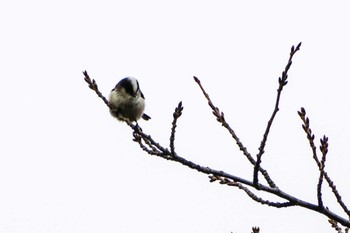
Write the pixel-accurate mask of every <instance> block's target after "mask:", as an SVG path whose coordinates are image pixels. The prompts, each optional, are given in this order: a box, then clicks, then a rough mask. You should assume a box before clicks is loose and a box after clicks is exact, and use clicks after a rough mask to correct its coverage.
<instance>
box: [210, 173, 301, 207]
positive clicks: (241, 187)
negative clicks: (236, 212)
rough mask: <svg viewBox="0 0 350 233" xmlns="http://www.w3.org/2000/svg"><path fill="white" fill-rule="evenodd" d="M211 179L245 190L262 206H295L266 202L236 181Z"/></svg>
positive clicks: (218, 178) (212, 177)
mask: <svg viewBox="0 0 350 233" xmlns="http://www.w3.org/2000/svg"><path fill="white" fill-rule="evenodd" d="M209 178H210V182H215V181H219V183H220V184H225V185H228V186H235V187H238V188H239V189H241V190H243V191H244V192H245V193H246V194H247V195H248V196H249V197H250V198H251V199H253V200H254V201H256V202H259V203H260V204H263V205H268V206H272V207H276V208H282V207H289V206H294V205H295V204H294V203H292V202H290V201H287V202H272V201H268V200H264V199H262V198H260V197H258V196H257V195H255V194H254V193H253V192H252V191H250V190H249V189H248V188H247V187H245V186H244V185H242V184H241V183H238V182H235V181H233V180H230V179H227V178H223V177H219V176H213V175H212V176H209Z"/></svg>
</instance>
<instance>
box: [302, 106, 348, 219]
mask: <svg viewBox="0 0 350 233" xmlns="http://www.w3.org/2000/svg"><path fill="white" fill-rule="evenodd" d="M298 114H299V116H300V118H301V120H302V121H303V125H302V127H303V130H304V131H305V133H306V135H307V139H308V141H309V144H310V147H311V149H312V154H313V159H314V160H315V162H316V164H317V167H318V169H319V170H321V167H322V165H321V162H320V161H319V159H318V157H317V151H316V146H315V143H314V139H315V135H313V134H312V130H311V128H310V120H309V118H308V117H306V111H305V108H303V107H302V108H301V109H300V111H298ZM323 173H324V174H323V175H324V178H325V180H326V181H327V183H328V186H329V187H330V188H331V189H332V192H333V194H334V196H335V198H336V200H337V202H338V203H339V205H340V206H341V207H342V209H343V211H344V212H345V213H346V214H347V215H348V217H349V218H350V211H349V209H348V207H347V206H346V205H345V203H344V201H343V200H342V197H341V195H340V194H339V192H338V190H337V188H336V186H335V184H334V182H333V181H332V179H331V178H330V177H329V175H328V173H327V172H326V171H324V169H323Z"/></svg>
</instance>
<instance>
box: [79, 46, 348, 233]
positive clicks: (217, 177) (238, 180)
mask: <svg viewBox="0 0 350 233" xmlns="http://www.w3.org/2000/svg"><path fill="white" fill-rule="evenodd" d="M300 45H301V44H298V45H297V46H296V47H294V46H293V47H292V48H291V52H290V58H289V61H288V63H287V65H286V67H285V70H284V71H283V72H282V76H281V77H280V78H279V88H278V90H277V98H276V103H275V108H274V111H273V113H272V115H271V117H270V120H269V122H268V125H267V127H266V130H265V133H264V136H263V140H262V141H261V144H260V147H259V153H258V155H257V161H255V160H254V158H253V157H252V156H251V155H250V153H249V152H248V150H247V149H246V148H245V147H244V146H243V144H242V142H241V141H240V140H239V138H238V136H237V135H236V133H235V132H234V130H233V129H232V128H231V127H230V125H229V124H228V123H227V122H226V120H225V117H224V113H223V112H221V111H220V110H219V108H217V107H216V106H215V105H214V104H213V103H212V101H211V99H210V97H209V95H208V94H207V93H206V91H205V90H204V88H203V86H202V85H201V82H200V80H199V79H198V78H196V77H194V80H195V81H196V83H197V84H198V85H199V87H200V88H201V90H202V92H203V94H204V96H205V98H206V99H207V101H208V104H209V106H210V108H211V109H212V112H213V114H214V116H215V117H216V119H217V121H218V122H220V123H221V124H222V126H223V127H225V128H226V129H227V130H228V132H229V133H230V135H231V136H232V138H233V139H234V140H235V142H236V144H237V145H238V147H239V149H240V150H241V151H242V152H243V154H244V155H245V156H246V158H247V159H248V160H249V161H250V163H251V164H252V165H253V166H254V178H253V181H250V180H248V179H245V178H242V177H240V176H237V175H233V174H229V173H227V172H224V171H220V170H216V169H212V168H210V167H207V166H202V165H200V164H196V163H194V162H192V161H190V160H187V159H185V158H184V157H181V156H179V155H178V154H177V153H176V151H175V145H174V144H175V133H176V127H177V120H178V118H179V117H180V116H181V114H182V111H183V107H182V102H180V103H179V104H178V106H177V107H176V109H175V112H174V114H173V122H172V127H171V135H170V145H169V147H170V149H168V148H166V147H163V146H162V145H160V144H159V143H158V142H157V141H156V140H154V139H153V138H152V137H151V136H150V135H147V134H145V133H144V132H143V131H142V129H141V128H140V127H139V126H138V125H137V124H136V125H133V124H131V123H130V122H127V124H128V125H129V126H130V127H131V129H132V130H133V140H134V141H135V142H136V143H138V144H139V146H140V148H141V149H142V150H144V151H145V152H146V153H148V154H150V155H155V156H158V157H161V158H163V159H166V160H170V161H174V162H177V163H180V164H182V165H183V166H187V167H189V168H191V169H194V170H196V171H198V172H201V173H203V174H206V175H210V176H209V177H210V179H211V180H210V181H211V182H214V181H219V182H220V184H225V185H228V186H234V187H238V188H239V189H240V190H243V191H244V192H245V193H246V194H247V195H248V196H249V197H250V198H251V199H252V200H254V201H256V202H258V203H261V204H265V205H269V206H273V207H276V208H281V207H289V206H300V207H303V208H307V209H309V210H312V211H315V212H318V213H321V214H323V215H325V216H327V217H328V218H329V219H331V220H332V221H333V223H336V224H338V223H340V224H342V225H343V226H346V227H347V228H346V229H345V232H348V230H349V227H350V221H349V220H347V219H345V218H343V217H341V216H339V215H337V214H335V213H334V212H332V211H330V210H329V209H328V208H325V207H324V204H323V200H322V182H323V179H325V180H326V181H327V183H328V185H329V187H330V188H331V189H332V192H333V193H334V195H335V197H336V199H337V201H338V203H339V204H340V205H341V207H342V208H343V210H344V212H345V213H346V214H347V215H348V217H349V218H350V212H349V210H348V208H347V207H346V205H345V204H344V202H343V201H342V199H341V196H340V194H339V192H338V191H337V189H336V186H335V185H334V183H333V181H332V180H331V179H330V177H329V176H328V174H327V172H326V171H325V162H326V154H327V152H328V138H327V137H325V136H324V137H323V138H322V139H321V147H320V149H321V152H322V158H321V161H319V159H318V156H317V151H316V146H315V143H314V139H315V136H314V135H313V134H312V131H311V129H310V122H309V119H308V118H307V117H306V112H305V109H304V108H301V111H299V112H298V114H299V116H300V118H301V119H302V121H303V129H304V131H305V132H306V135H307V139H308V141H309V144H310V147H311V148H312V152H313V158H314V160H315V162H316V164H317V166H318V168H319V171H320V177H319V182H318V187H317V199H318V204H313V203H309V202H306V201H303V200H301V199H298V198H297V197H294V196H292V195H290V194H288V193H285V192H283V191H282V190H280V189H279V188H278V187H277V186H276V184H275V183H274V182H273V181H272V179H271V178H270V176H269V174H268V173H267V171H266V170H264V169H263V168H262V167H261V166H260V164H261V157H262V155H263V153H264V148H265V145H266V141H267V138H268V135H269V132H270V127H271V125H272V123H273V120H274V118H275V115H276V114H277V112H278V109H279V100H280V94H281V92H282V89H283V87H284V86H285V85H286V84H287V82H288V81H287V78H288V70H289V69H290V67H291V64H292V58H293V55H294V54H295V53H296V51H298V50H299V49H300ZM83 74H84V76H85V78H84V80H85V81H86V82H87V83H88V84H89V88H90V89H92V90H93V91H94V92H95V93H96V94H97V95H98V96H99V97H100V98H101V99H102V100H103V101H104V103H105V104H106V105H107V106H108V107H110V105H109V103H108V100H107V99H106V98H105V97H104V96H103V95H102V93H101V92H100V91H99V90H98V86H97V84H96V82H95V80H93V79H91V78H90V77H89V75H88V74H87V72H86V71H84V72H83ZM258 172H261V174H262V175H263V176H264V178H265V180H266V181H267V183H268V185H264V184H261V183H259V180H258ZM248 187H251V188H254V189H256V190H260V191H263V192H266V193H270V194H272V195H275V196H276V197H279V198H282V199H283V200H284V202H272V201H269V200H264V199H262V198H261V197H259V196H258V195H256V194H254V193H253V192H252V191H251V190H250V189H249V188H248ZM333 225H334V224H333ZM256 230H257V231H256V232H259V229H258V228H257V229H256ZM253 232H255V231H254V228H253Z"/></svg>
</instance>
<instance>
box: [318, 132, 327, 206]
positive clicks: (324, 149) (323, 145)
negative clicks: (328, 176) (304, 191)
mask: <svg viewBox="0 0 350 233" xmlns="http://www.w3.org/2000/svg"><path fill="white" fill-rule="evenodd" d="M320 150H321V152H322V159H321V164H320V165H321V166H320V168H319V170H320V177H319V179H318V184H317V200H318V205H319V206H320V207H322V208H324V206H323V201H322V183H323V179H324V168H325V163H326V155H327V152H328V138H327V137H326V136H323V139H322V138H321V146H320Z"/></svg>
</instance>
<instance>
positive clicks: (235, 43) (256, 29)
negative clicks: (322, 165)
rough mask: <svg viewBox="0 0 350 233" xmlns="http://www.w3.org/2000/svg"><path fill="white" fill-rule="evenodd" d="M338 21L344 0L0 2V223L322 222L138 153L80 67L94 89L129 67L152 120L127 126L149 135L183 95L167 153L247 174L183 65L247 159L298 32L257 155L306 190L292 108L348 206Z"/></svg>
mask: <svg viewBox="0 0 350 233" xmlns="http://www.w3.org/2000/svg"><path fill="white" fill-rule="evenodd" d="M349 22H350V15H349V5H348V2H347V1H332V3H329V1H298V0H297V1H244V2H243V1H226V0H223V1H206V0H202V1H172V2H171V1H153V0H151V1H105V0H102V1H66V0H63V1H39V0H33V1H23V0H22V1H21V0H14V1H1V3H0V28H1V37H0V78H1V92H0V101H1V109H2V110H1V121H0V137H1V143H0V144H1V146H0V232H1V233H3V232H11V233H15V232H16V233H17V232H26V233H56V232H57V233H58V232H60V233H61V232H62V233H63V232H64V233H79V232H81V233H88V232H91V233H92V232H104V233H111V232H130V233H134V232H152V233H163V232H167V233H179V232H188V233H193V232H198V233H199V232H200V233H214V232H215V233H230V232H234V233H236V232H237V233H248V232H250V231H251V227H253V226H259V227H260V228H261V229H262V231H261V232H266V233H267V232H269V233H277V232H285V233H289V232H318V233H323V232H332V231H333V229H331V228H330V226H329V224H328V223H327V218H326V217H324V216H321V215H319V214H317V213H314V212H311V211H308V210H304V209H302V208H298V207H294V208H286V209H273V208H271V207H267V206H263V205H260V204H257V203H255V202H253V201H252V200H250V199H249V197H247V196H246V195H245V194H244V193H243V192H242V191H240V190H238V189H236V188H232V187H226V186H222V185H219V184H218V183H209V182H208V178H207V176H206V175H204V174H200V173H198V172H196V171H194V170H190V169H188V168H187V167H183V166H181V165H179V164H176V163H172V162H169V161H165V160H162V159H160V158H156V157H151V156H149V155H147V154H145V153H144V152H143V151H142V150H141V149H140V148H139V147H138V145H137V144H136V143H134V142H133V141H132V131H131V130H130V128H129V127H127V125H126V124H124V123H121V122H118V121H117V120H116V119H114V118H112V117H111V116H110V114H109V112H108V109H107V107H106V106H105V105H104V103H103V102H102V101H101V100H100V99H99V98H98V97H97V96H96V94H95V93H93V92H92V91H91V90H90V89H88V87H87V84H86V83H85V82H84V80H83V75H82V71H83V70H87V71H88V73H89V74H90V76H91V77H92V78H94V79H95V80H96V81H97V83H98V85H99V88H100V90H101V92H102V93H103V94H104V95H105V96H108V94H109V92H110V90H111V89H112V88H113V87H114V85H115V84H116V83H117V82H118V81H119V80H120V79H122V78H124V77H126V76H133V77H136V78H137V79H138V80H139V83H140V86H141V89H142V91H143V93H144V95H145V97H146V112H147V114H148V115H150V116H151V117H152V120H150V121H148V122H145V121H140V125H141V127H142V128H143V131H144V132H145V133H147V134H151V135H152V136H153V138H154V139H155V140H156V141H158V142H159V143H161V144H162V145H163V146H168V144H169V136H170V127H171V121H172V113H173V111H174V108H175V107H176V106H177V104H178V102H179V101H183V105H184V112H183V116H182V117H181V118H180V120H179V122H178V129H177V136H176V141H175V146H176V150H177V153H178V154H179V155H180V156H183V157H185V158H187V159H190V160H192V161H193V162H196V163H199V164H201V165H203V166H209V167H212V168H215V169H218V170H224V171H226V172H228V173H231V174H234V175H239V176H242V177H244V178H246V179H251V178H252V167H251V166H250V165H249V163H248V162H247V161H246V159H245V157H244V156H243V155H242V153H241V152H240V151H239V149H238V148H237V146H236V144H235V142H234V141H233V140H232V139H231V137H230V135H229V134H228V133H227V132H226V131H225V130H224V128H222V127H221V126H220V124H218V123H217V121H216V120H215V117H214V116H213V115H212V114H211V110H210V109H209V107H208V106H207V103H206V100H205V99H204V97H203V95H202V93H201V92H200V89H199V88H198V86H197V85H196V84H195V82H194V81H193V76H194V75H195V76H197V77H198V78H199V79H200V80H201V81H202V84H203V86H204V87H205V88H206V90H207V92H208V93H209V94H210V96H211V97H212V100H213V101H214V103H215V104H216V105H217V106H218V107H219V108H220V110H222V111H223V112H225V116H226V119H227V121H228V122H229V123H230V124H231V126H232V128H234V130H235V131H236V133H237V135H238V136H239V137H240V139H241V140H242V142H243V143H244V145H245V146H246V147H247V148H248V150H249V152H250V153H251V154H253V155H255V154H256V153H257V151H258V147H259V145H260V141H261V139H262V135H263V132H264V129H265V127H266V124H267V120H268V119H269V117H270V114H271V113H272V110H273V106H274V101H275V96H276V89H277V86H278V82H277V80H278V77H279V76H280V75H281V72H282V70H283V69H284V66H285V65H286V63H287V59H288V56H289V52H290V47H291V46H292V45H297V44H298V43H299V42H302V43H303V44H302V47H301V50H300V51H299V52H298V53H297V54H296V55H295V57H294V60H293V61H294V62H293V65H292V67H291V70H290V73H289V82H288V85H287V86H286V87H285V89H284V91H283V93H282V98H281V103H280V104H281V106H280V112H279V113H278V115H277V118H276V121H275V123H274V125H273V127H272V130H271V134H270V137H269V139H268V143H267V146H266V149H265V151H266V153H265V155H264V157H263V163H262V166H263V167H264V168H265V169H267V170H268V171H269V172H270V175H271V176H272V178H273V179H274V180H275V181H276V182H277V185H278V186H279V187H280V188H281V189H282V190H284V191H285V192H288V193H290V194H292V195H295V196H296V197H298V198H301V199H304V200H306V201H310V202H313V203H316V202H317V198H316V185H317V179H318V172H317V167H316V164H315V162H314V161H313V160H312V155H311V149H310V147H309V146H308V141H307V140H306V136H305V134H304V132H303V130H302V128H301V121H300V119H299V116H298V115H297V111H298V110H299V109H300V107H302V106H303V107H305V109H306V111H307V114H308V116H309V117H310V121H311V128H312V129H313V132H314V133H315V136H316V143H317V146H318V145H319V138H320V137H322V136H323V135H324V134H326V135H327V136H328V137H329V155H328V158H327V165H326V168H327V171H328V173H329V175H330V176H331V177H332V178H333V180H334V182H335V183H336V185H337V187H338V189H339V191H340V193H341V194H342V196H343V199H344V201H345V202H346V203H347V204H348V206H349V205H350V198H349V197H350V186H349V176H350V169H349V166H350V165H349V153H350V152H349V151H350V144H349V133H348V132H350V123H349V118H350V107H349V101H348V100H349V97H350V94H349V91H348V89H349V78H350V77H349V71H348V69H349V54H350V45H349V41H350V33H349ZM324 190H325V191H324V202H325V205H326V206H328V207H329V208H331V209H332V210H335V211H336V212H337V213H341V210H339V208H338V207H337V203H336V201H335V199H334V198H333V196H332V194H331V192H330V191H329V189H328V187H327V185H324ZM263 196H264V197H267V196H266V195H263ZM268 198H270V200H278V199H274V198H273V197H270V196H269V197H268ZM343 216H344V215H343ZM333 232H334V231H333Z"/></svg>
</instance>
